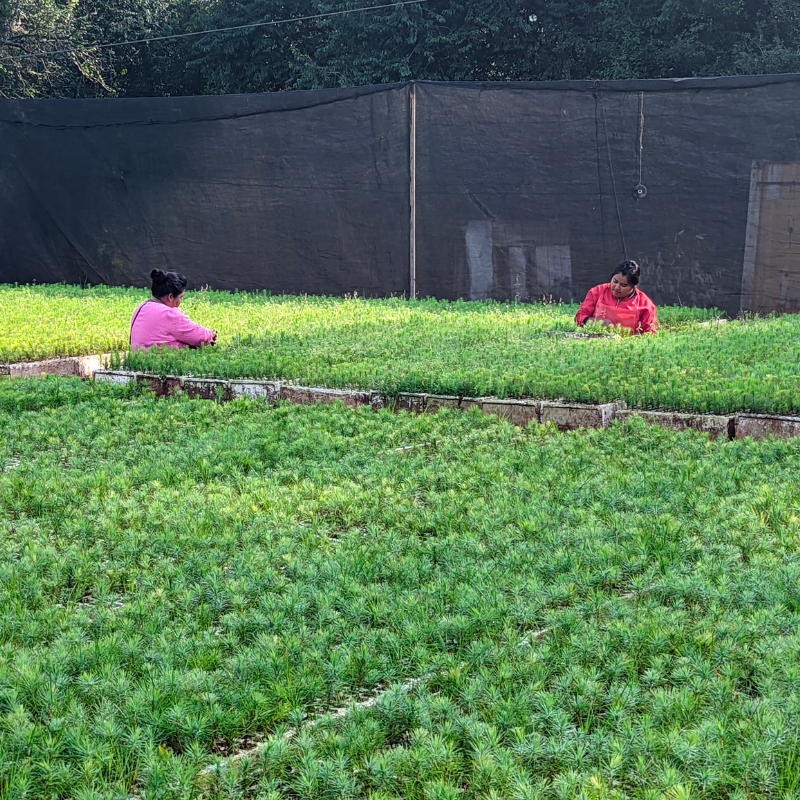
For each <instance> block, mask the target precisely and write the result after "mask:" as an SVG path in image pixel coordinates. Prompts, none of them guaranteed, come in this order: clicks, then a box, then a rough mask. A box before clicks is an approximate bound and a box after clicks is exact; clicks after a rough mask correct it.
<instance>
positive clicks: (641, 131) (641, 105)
mask: <svg viewBox="0 0 800 800" xmlns="http://www.w3.org/2000/svg"><path fill="white" fill-rule="evenodd" d="M643 154H644V92H639V185H640V186H642V185H643V184H642V156H643Z"/></svg>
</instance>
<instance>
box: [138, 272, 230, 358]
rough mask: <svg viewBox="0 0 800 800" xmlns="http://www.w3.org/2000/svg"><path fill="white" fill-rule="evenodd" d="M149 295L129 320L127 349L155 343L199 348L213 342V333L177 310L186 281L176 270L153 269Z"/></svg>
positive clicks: (184, 290) (146, 346) (145, 346)
mask: <svg viewBox="0 0 800 800" xmlns="http://www.w3.org/2000/svg"><path fill="white" fill-rule="evenodd" d="M150 277H151V279H152V281H153V288H152V291H153V296H152V297H151V298H150V299H149V300H145V302H144V303H142V304H141V305H140V306H139V308H137V309H136V311H135V312H134V314H133V319H132V320H131V349H132V350H145V349H147V348H148V347H153V346H155V345H166V346H168V347H200V345H201V344H216V343H217V332H216V331H212V330H209V329H208V328H204V327H203V326H202V325H197V324H196V323H194V322H192V321H191V320H190V319H189V317H187V316H186V314H184V313H183V311H181V309H180V305H181V300H183V295H184V293H185V292H186V285H187V283H188V281H187V280H186V276H185V275H181V274H179V273H177V272H164V270H162V269H154V270H153V271H152V272H151V273H150Z"/></svg>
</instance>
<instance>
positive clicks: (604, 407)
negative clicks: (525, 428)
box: [541, 400, 617, 431]
mask: <svg viewBox="0 0 800 800" xmlns="http://www.w3.org/2000/svg"><path fill="white" fill-rule="evenodd" d="M616 410H617V404H616V403H600V404H598V405H588V404H584V403H559V402H552V401H550V400H543V401H542V406H541V421H542V424H545V423H547V422H552V423H554V424H555V425H556V427H557V428H558V429H559V430H562V431H574V430H577V429H578V428H607V427H608V426H609V425H610V424H611V420H613V419H614V413H615V411H616Z"/></svg>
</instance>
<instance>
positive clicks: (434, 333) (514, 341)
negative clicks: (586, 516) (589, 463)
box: [0, 285, 800, 413]
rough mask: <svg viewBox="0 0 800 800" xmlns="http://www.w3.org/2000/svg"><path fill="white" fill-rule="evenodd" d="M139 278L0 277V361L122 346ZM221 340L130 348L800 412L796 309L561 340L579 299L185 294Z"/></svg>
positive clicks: (217, 373) (312, 373)
mask: <svg viewBox="0 0 800 800" xmlns="http://www.w3.org/2000/svg"><path fill="white" fill-rule="evenodd" d="M144 297H145V292H143V291H142V290H138V289H110V288H106V287H100V288H94V289H81V288H79V287H69V286H63V285H60V286H45V287H41V286H33V287H31V286H26V287H9V286H6V287H0V308H1V309H3V312H4V313H3V314H2V315H0V320H1V321H0V360H10V361H13V360H22V359H24V358H41V357H45V356H49V355H56V354H67V353H69V354H76V353H82V352H87V351H103V350H117V349H124V348H125V347H126V346H127V341H128V326H129V322H130V317H131V314H132V312H133V309H134V308H135V307H136V305H137V303H139V302H140V301H141V300H142V299H144ZM185 309H186V311H187V312H188V313H189V314H190V316H192V317H193V318H194V319H196V320H197V321H198V322H201V323H203V324H205V325H207V326H209V327H212V328H215V329H218V330H219V331H220V344H219V346H218V347H217V348H205V349H204V350H202V351H173V350H169V351H166V352H151V353H135V354H130V353H129V354H127V355H126V356H125V357H124V363H125V365H126V366H128V367H130V368H132V369H142V370H146V371H152V372H157V373H160V374H193V375H208V376H213V377H255V378H283V379H288V380H293V381H295V382H298V383H301V384H311V385H322V386H330V387H351V386H352V387H360V388H369V389H379V390H382V391H384V392H387V393H389V394H395V393H397V392H401V391H412V392H413V391H428V392H432V393H438V394H453V395H464V396H474V395H497V396H500V397H531V396H532V397H540V398H550V399H556V398H565V399H568V400H574V401H578V402H606V401H613V400H621V401H624V402H627V403H628V404H630V405H632V406H636V407H642V408H662V409H672V410H686V411H699V412H711V413H713V412H718V413H728V412H733V411H739V410H745V411H755V412H767V413H794V412H800V367H799V366H798V364H800V320H799V319H798V317H797V316H796V315H787V316H784V317H780V318H769V319H754V320H738V321H731V322H729V323H728V324H727V325H723V326H716V325H713V326H711V327H700V326H698V325H697V324H696V323H697V322H702V321H708V320H709V319H711V318H713V317H714V316H715V315H716V314H717V312H715V311H713V310H712V311H708V310H704V309H687V308H674V307H672V308H669V307H665V308H661V309H660V311H659V313H660V317H661V320H662V328H663V330H662V332H661V333H659V334H657V335H655V336H636V337H632V336H623V337H620V338H615V339H588V340H587V339H570V338H566V339H565V338H563V337H562V336H560V335H555V336H553V335H551V334H553V333H556V334H560V333H569V332H574V331H576V330H577V329H576V326H575V324H574V322H573V316H574V313H575V310H576V306H559V305H523V304H503V303H494V302H481V303H469V302H456V303H449V302H436V301H433V300H426V301H415V302H411V303H409V302H407V301H404V300H401V299H390V300H370V301H364V300H358V299H352V298H351V299H335V298H305V297H271V296H269V295H266V294H247V293H226V292H194V293H189V295H187V300H186V301H185Z"/></svg>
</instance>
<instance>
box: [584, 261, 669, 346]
mask: <svg viewBox="0 0 800 800" xmlns="http://www.w3.org/2000/svg"><path fill="white" fill-rule="evenodd" d="M640 274H641V270H640V268H639V265H638V264H637V263H636V262H635V261H621V262H620V263H619V265H618V266H617V268H616V269H615V270H614V274H613V275H612V276H611V282H610V283H601V284H600V285H599V286H595V287H594V288H593V289H589V293H588V294H587V295H586V299H585V300H584V301H583V303H582V304H581V307H580V308H579V309H578V313H577V314H576V315H575V322H577V323H578V325H581V326H583V325H585V324H586V322H587V321H589V320H595V321H596V322H602V323H604V324H605V325H619V326H621V327H623V328H628V329H629V330H631V331H633V333H655V332H656V331H657V330H658V312H657V310H656V304H655V303H654V302H653V301H652V300H651V299H650V298H649V297H648V296H647V295H646V294H645V293H644V292H643V291H642V290H641V289H638V288H637V287H638V286H639V276H640Z"/></svg>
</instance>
